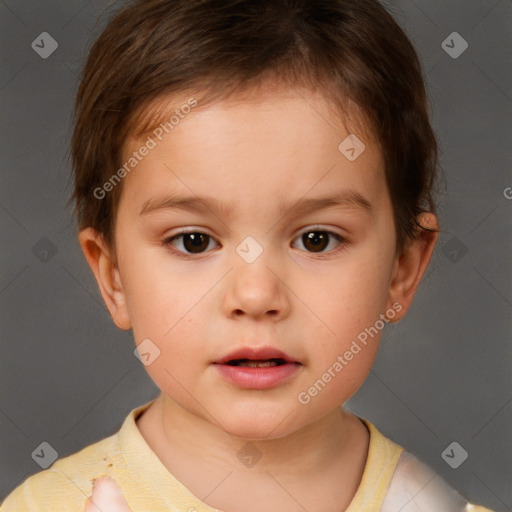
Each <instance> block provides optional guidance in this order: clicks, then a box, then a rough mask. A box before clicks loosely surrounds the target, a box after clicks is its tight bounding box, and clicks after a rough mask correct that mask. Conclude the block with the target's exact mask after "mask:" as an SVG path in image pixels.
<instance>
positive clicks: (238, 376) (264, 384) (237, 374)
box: [215, 363, 301, 389]
mask: <svg viewBox="0 0 512 512" xmlns="http://www.w3.org/2000/svg"><path fill="white" fill-rule="evenodd" d="M215 366H216V367H217V368H218V369H219V371H220V373H221V374H222V376H223V377H224V378H225V379H227V380H229V381H230V382H232V383H233V384H235V385H236V386H238V387H240V388H244V389H270V388H273V387H275V386H277V385H279V384H281V383H283V382H284V381H286V380H288V379H289V378H291V377H292V376H293V375H295V374H296V373H297V372H298V371H299V368H300V366H301V365H300V364H299V363H286V364H281V365H279V366H267V367H261V368H248V367H247V366H230V365H228V364H215Z"/></svg>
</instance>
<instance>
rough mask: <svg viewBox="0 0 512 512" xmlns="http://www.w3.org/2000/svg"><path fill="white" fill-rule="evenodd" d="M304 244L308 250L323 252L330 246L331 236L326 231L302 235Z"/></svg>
mask: <svg viewBox="0 0 512 512" xmlns="http://www.w3.org/2000/svg"><path fill="white" fill-rule="evenodd" d="M302 243H303V244H304V247H306V249H308V251H309V250H311V251H313V252H316V251H318V252H322V251H323V250H324V249H325V248H326V247H327V246H328V245H329V235H328V234H327V233H326V232H325V231H311V232H309V233H304V234H303V235H302Z"/></svg>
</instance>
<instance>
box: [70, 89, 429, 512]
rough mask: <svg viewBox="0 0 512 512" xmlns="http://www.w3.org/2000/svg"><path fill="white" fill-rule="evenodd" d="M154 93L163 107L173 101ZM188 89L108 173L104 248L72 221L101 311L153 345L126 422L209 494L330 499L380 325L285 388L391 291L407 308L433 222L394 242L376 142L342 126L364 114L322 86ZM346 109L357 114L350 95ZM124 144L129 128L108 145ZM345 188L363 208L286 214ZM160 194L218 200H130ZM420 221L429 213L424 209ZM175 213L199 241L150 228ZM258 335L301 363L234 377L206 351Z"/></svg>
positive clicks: (367, 319)
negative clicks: (329, 98) (271, 376)
mask: <svg viewBox="0 0 512 512" xmlns="http://www.w3.org/2000/svg"><path fill="white" fill-rule="evenodd" d="M265 92H266V93H265ZM264 93H265V94H264ZM166 101H167V102H168V108H169V110H170V111H172V110H173V109H174V108H176V105H178V106H179V105H181V102H180V101H177V100H176V98H167V99H166ZM200 107H201V106H200V105H199V106H198V107H197V108H195V109H193V111H192V112H191V113H190V114H188V115H187V116H186V118H185V119H183V120H181V122H180V124H179V125H177V126H176V127H175V128H174V130H173V131H172V132H171V133H170V134H169V135H168V136H166V137H164V138H163V140H162V141H161V142H159V143H158V144H157V146H156V147H155V148H154V149H152V150H151V151H150V152H149V154H148V155H147V156H146V157H144V159H143V160H142V161H141V162H140V163H139V164H138V165H137V167H136V169H134V170H133V171H132V172H131V173H130V174H129V175H127V176H126V177H125V178H124V180H123V184H122V186H123V191H122V195H121V199H120V204H119V211H118V215H117V219H116V228H115V237H116V245H115V254H114V251H112V249H111V248H110V247H108V246H107V245H106V244H105V242H104V240H103V237H102V236H101V235H100V234H99V233H97V232H95V231H94V230H93V229H92V228H87V229H84V230H83V231H81V232H80V234H79V240H80V244H81V246H82V249H83V251H84V254H85V256H86V258H87V261H88V262H89V264H90V266H91V268H92V270H93V272H94V274H95V276H96V279H97V281H98V285H99V288H100V291H101V294H102V296H103V299H104V300H105V303H106V305H107V307H108V309H109V312H110V314H111V315H112V318H113V320H114V322H115V323H116V325H117V326H118V327H120V328H121V329H130V328H131V329H132V330H133V334H134V338H135V342H136V344H139V343H140V342H142V340H144V339H146V338H149V339H150V340H151V341H152V342H153V343H154V344H155V345H156V346H157V347H158V348H159V350H160V356H159V357H157V358H156V359H155V360H154V361H153V362H152V363H151V364H150V365H149V366H145V368H146V370H147V371H148V373H149V375H150V377H151V378H152V379H153V381H154V382H155V383H156V385H157V386H158V387H159V388H160V390H161V395H160V396H159V398H158V399H157V400H156V401H155V402H154V404H152V405H151V406H150V407H149V409H148V410H147V411H146V412H145V413H144V414H143V415H142V416H141V417H139V419H138V421H137V426H138V428H139V430H140V431H141V433H142V435H143V437H144V438H145V439H146V441H147V443H148V444H149V446H150V447H151V448H152V449H153V451H154V452H155V453H156V454H157V455H158V457H159V458H160V459H161V460H162V462H163V464H164V465H165V466H166V467H167V468H168V469H169V471H170V472H171V473H172V474H173V475H174V476H175V477H176V478H177V479H178V480H179V481H181V482H182V483H183V484H184V485H185V486H186V487H187V488H188V489H189V490H190V491H191V492H192V493H193V494H194V495H196V496H197V497H199V498H202V497H204V496H207V498H206V499H205V500H204V501H205V502H206V503H207V504H208V505H210V506H213V507H216V508H219V509H223V510H226V511H229V512H237V511H244V512H252V511H254V512H256V511H261V510H281V511H290V512H291V511H298V510H302V507H304V508H305V509H307V510H323V511H326V512H339V511H340V510H344V509H345V508H346V507H347V506H348V505H349V503H350V501H351V499H352V498H353V496H354V494H355V492H356V490H357V487H358V485H359V484H360V481H361V477H362V474H363V470H364V465H365V462H366V458H367V451H368V441H369V435H368V431H367V429H366V427H365V426H364V424H363V423H362V422H361V421H360V420H359V419H357V418H356V417H354V416H353V415H351V414H350V413H348V412H346V411H344V410H343V409H342V408H341V406H342V405H343V404H344V403H345V402H346V401H347V400H348V399H349V398H350V397H351V396H352V395H353V394H354V393H355V391H356V390H357V389H358V388H359V387H360V385H361V384H362V383H363V381H364V380H365V378H366V376H367V374H368V372H369V370H370V368H371V366H372V363H373V361H374V358H375V356H376V353H377V348H378V341H379V337H380V333H379V335H378V336H375V337H374V338H373V339H371V341H370V342H369V343H368V344H367V346H365V347H364V348H363V349H362V350H361V351H360V352H359V353H358V354H357V355H356V356H354V358H353V359H352V360H351V361H350V362H349V363H348V364H347V365H346V366H345V367H344V368H343V370H342V371H341V372H340V373H338V374H337V375H336V377H335V378H333V379H332V380H331V381H330V382H329V383H328V384H327V385H326V386H325V388H324V389H323V390H322V391H321V392H320V393H318V394H317V396H315V397H312V398H311V401H310V402H309V403H308V404H307V405H304V404H302V403H300V402H299V401H298V399H297V396H298V394H299V393H300V392H304V391H307V390H308V388H310V387H311V386H312V385H313V383H314V382H315V381H317V380H318V379H319V378H321V376H322V374H324V373H325V372H326V371H327V369H328V368H330V367H332V365H333V363H334V362H335V361H336V360H337V357H338V355H342V354H344V353H345V352H346V350H348V349H349V347H350V345H351V343H352V340H354V339H356V337H357V335H358V334H359V333H361V332H362V331H364V329H365V328H368V327H370V326H373V325H374V324H375V322H376V321H377V320H378V319H379V318H381V317H380V315H381V314H383V313H386V311H388V310H389V309H392V305H393V304H394V303H399V304H400V305H401V306H402V309H401V311H400V312H399V313H397V314H396V316H395V317H394V319H393V320H391V321H398V320H400V319H401V318H402V317H403V316H404V315H405V314H406V312H407V310H408V309H409V307H410V305H411V303H412V300H413V298H414V295H415V293H416V290H417V288H418V285H419V283H420V281H421V278H422V276H423V275H424V272H425V270H426V268H427V266H428V263H429V261H430V257H431V255H432V251H433V249H434V246H435V243H436V241H437V233H431V232H427V231H420V232H419V234H418V237H417V238H416V239H414V240H413V241H411V242H410V243H409V245H408V246H407V247H406V249H405V250H404V251H403V253H402V254H397V253H396V252H395V247H396V232H395V226H394V220H393V213H392V205H391V202H390V198H389V194H388V191H387V187H386V183H385V178H384V168H383V161H382V155H381V154H380V151H379V149H378V145H377V144H376V142H375V141H374V140H373V139H372V137H371V135H370V134H368V133H366V132H365V131H364V130H363V131H354V130H355V128H354V127H355V126H356V125H357V126H363V124H361V123H355V124H354V125H353V126H352V129H351V131H350V130H349V129H348V128H347V127H346V126H345V125H344V124H343V123H342V122H341V120H340V119H339V118H338V117H337V116H335V115H334V113H333V111H332V109H329V108H328V105H327V103H326V102H325V100H324V99H323V98H322V97H321V96H319V95H317V94H314V93H313V92H309V91H303V92H301V93H300V94H298V93H297V92H296V91H294V90H286V89H285V90H279V91H278V90H277V89H276V88H274V89H269V90H267V91H264V90H262V91H260V92H259V93H258V95H253V96H252V97H250V98H248V97H232V98H230V99H228V100H224V101H220V102H217V103H216V104H214V105H210V106H207V107H205V108H200ZM351 116H352V118H353V119H359V121H361V118H357V116H358V113H357V111H356V110H355V107H354V110H353V111H352V112H351ZM350 133H355V134H356V135H357V137H358V138H359V139H360V140H362V141H363V142H364V144H365V146H366V149H365V151H364V152H363V153H362V154H361V155H360V156H359V157H358V158H357V159H356V160H355V161H349V160H348V159H347V158H346V157H345V156H344V155H343V154H342V153H341V152H340V151H339V150H338V146H339V144H340V143H341V142H342V141H343V140H344V139H345V138H346V137H347V136H348V135H349V134H350ZM140 145H141V141H140V140H139V141H137V140H132V139H131V140H129V141H128V142H127V144H126V147H125V148H124V157H125V158H129V156H130V155H131V153H132V152H133V151H134V150H136V149H137V148H138V147H140ZM349 189H350V190H353V191H356V192H358V193H359V194H360V195H362V196H363V197H364V198H366V199H367V200H368V201H369V202H370V203H371V211H368V210H366V209H364V208H361V207H359V206H357V207H356V206H353V205H346V204H345V205H344V206H339V207H330V208H327V209H322V210H316V211H312V212H309V213H304V214H301V215H299V214H298V212H297V211H296V208H294V205H295V204H296V203H297V201H299V200H300V199H309V198H313V197H321V196H327V195H333V194H334V193H336V192H342V191H346V190H349ZM171 194H178V195H180V196H184V195H187V196H189V195H193V196H200V197H206V196H208V197H211V198H215V199H216V200H218V201H220V202H222V204H223V205H225V206H226V208H228V207H230V208H232V212H231V215H228V214H227V211H217V210H214V211H215V213H213V212H212V210H206V213H200V212H189V211H185V210H176V209H168V208H167V209H166V208H160V209H156V210H153V211H151V212H148V213H147V214H143V215H141V214H140V211H141V209H142V208H143V206H144V205H145V204H146V203H147V202H148V201H155V200H156V199H157V198H161V197H164V196H168V195H171ZM153 204H154V203H153ZM281 205H287V206H282V208H283V210H282V211H279V207H280V206H281ZM211 208H213V207H212V206H211ZM418 221H419V222H420V223H421V224H422V225H423V226H425V227H429V228H433V229H437V228H438V225H437V219H436V217H435V216H434V215H433V214H431V213H424V214H422V215H421V216H420V217H419V218H418ZM187 227H190V228H193V229H192V231H194V232H201V233H205V234H206V235H209V236H210V237H211V238H206V239H205V242H204V245H203V247H204V249H205V250H204V251H203V252H202V253H199V254H190V252H189V253H188V257H187V248H188V249H189V251H190V250H191V249H190V248H191V247H193V245H192V244H191V243H190V240H188V243H185V242H186V241H187V238H186V237H185V238H184V237H181V238H178V239H175V240H174V241H173V242H172V245H171V244H170V243H169V244H168V245H165V244H163V243H162V242H163V241H164V240H166V239H167V240H168V239H169V238H170V237H172V236H174V235H176V234H177V233H178V232H179V231H180V229H183V228H187ZM311 231H313V232H318V231H323V232H325V231H330V232H334V233H336V234H338V235H340V236H342V237H343V238H344V241H343V242H341V243H340V242H338V241H337V240H336V238H335V237H333V236H332V235H331V236H330V237H329V238H328V244H326V246H325V248H322V247H324V246H322V247H320V248H318V249H315V246H314V245H311V244H310V245H308V244H307V242H304V239H303V238H302V237H301V235H302V234H304V233H309V232H311ZM248 236H251V237H253V238H254V239H255V240H256V241H257V243H258V244H259V245H260V246H261V248H262V249H263V252H262V254H261V255H260V256H259V257H258V258H257V259H256V260H255V261H254V262H253V263H247V262H246V261H244V259H242V258H241V257H240V256H239V254H238V253H237V252H236V248H237V247H238V246H239V245H240V243H241V242H242V241H243V240H244V239H245V238H246V237H248ZM179 251H181V254H183V253H185V257H180V255H179V254H180V252H179ZM267 345H270V346H272V347H275V348H277V349H279V350H281V351H283V352H286V353H287V354H289V355H290V356H292V357H293V358H294V359H296V360H298V361H300V362H301V364H302V366H301V367H300V369H299V371H298V372H297V373H296V374H295V375H294V376H293V377H292V378H291V379H290V380H288V381H286V382H284V383H282V384H280V385H279V386H277V387H275V388H272V389H267V390H246V389H240V388H237V387H236V386H234V385H233V384H231V383H229V382H227V381H226V380H224V379H223V377H222V376H221V375H220V373H219V372H218V369H217V367H216V366H215V365H213V364H212V363H213V361H215V360H218V359H219V358H221V357H223V356H225V355H227V354H229V353H231V352H232V351H233V350H235V349H238V348H241V347H244V346H251V347H260V346H267ZM248 441H250V443H251V444H252V445H254V446H255V447H256V448H257V449H258V450H259V451H260V452H261V454H262V457H261V459H260V460H259V461H258V463H257V464H256V465H255V466H254V467H251V468H246V467H245V466H244V465H243V464H242V463H241V462H240V460H239V459H238V458H237V452H238V451H239V450H240V448H241V447H242V446H243V445H245V444H246V443H247V442H248ZM290 468H293V471H291V470H290ZM228 475H229V476H228ZM227 476H228V477H227ZM226 477H227V478H226ZM221 481H222V484H220V485H219V483H220V482H221ZM276 482H279V485H278V484H277V483H276ZM212 489H215V490H214V491H213V492H212ZM285 490H286V491H285ZM291 496H293V499H292V498H291ZM299 504H300V505H299Z"/></svg>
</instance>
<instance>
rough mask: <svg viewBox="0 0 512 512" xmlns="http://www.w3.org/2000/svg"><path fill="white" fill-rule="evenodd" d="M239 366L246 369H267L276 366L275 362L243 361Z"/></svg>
mask: <svg viewBox="0 0 512 512" xmlns="http://www.w3.org/2000/svg"><path fill="white" fill-rule="evenodd" d="M240 366H245V367H247V368H267V367H270V366H277V363H276V361H243V362H242V363H240Z"/></svg>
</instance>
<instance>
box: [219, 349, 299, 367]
mask: <svg viewBox="0 0 512 512" xmlns="http://www.w3.org/2000/svg"><path fill="white" fill-rule="evenodd" d="M290 363H295V364H299V365H300V364H301V363H300V362H299V361H297V360H296V359H294V358H293V357H291V356H289V355H288V354H286V353H284V352H281V351H280V350H277V349H275V348H273V347H269V346H267V347H257V348H251V347H244V348H241V349H239V350H235V351H234V352H231V353H230V354H227V355H226V356H224V357H222V358H221V359H218V360H217V361H214V364H222V365H227V366H241V367H245V368H269V367H273V366H283V365H285V364H290Z"/></svg>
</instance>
